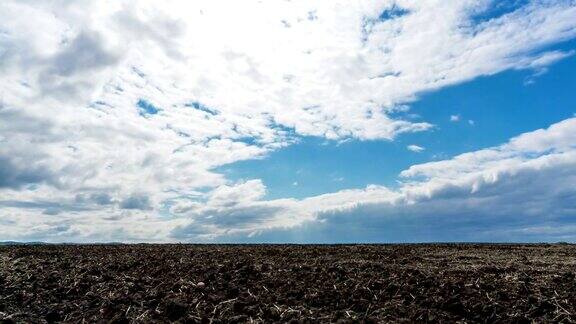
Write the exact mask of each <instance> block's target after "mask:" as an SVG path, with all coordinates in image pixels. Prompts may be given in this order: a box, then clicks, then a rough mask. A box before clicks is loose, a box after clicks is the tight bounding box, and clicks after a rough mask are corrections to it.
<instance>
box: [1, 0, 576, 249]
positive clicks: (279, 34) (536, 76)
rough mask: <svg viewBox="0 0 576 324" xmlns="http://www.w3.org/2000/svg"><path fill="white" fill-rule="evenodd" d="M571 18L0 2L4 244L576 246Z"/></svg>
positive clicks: (99, 0)
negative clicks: (545, 243)
mask: <svg viewBox="0 0 576 324" xmlns="http://www.w3.org/2000/svg"><path fill="white" fill-rule="evenodd" d="M23 16H25V17H26V18H27V19H22V18H21V17H23ZM438 17H441V19H439V18H438ZM574 17H576V3H575V2H574V1H573V0H550V1H529V0H526V1H524V0H523V1H516V0H509V1H494V0H463V1H457V2H452V1H450V2H448V1H438V2H433V1H413V0H382V1H380V0H378V1H372V0H366V1H355V2H350V1H345V0H342V1H340V0H338V1H290V2H287V1H266V2H261V1H257V0H246V1H234V2H230V1H213V0H206V1H194V2H182V1H176V0H174V1H172V0H169V1H165V2H163V3H162V5H161V6H160V4H159V3H158V2H157V1H152V0H149V1H139V2H138V3H134V2H132V1H116V0H94V1H92V0H87V1H83V2H81V3H80V2H77V1H71V0H59V1H57V2H22V1H12V0H8V1H3V2H2V3H1V4H0V70H1V71H2V73H0V240H17V241H47V242H108V241H115V242H117V241H122V242H277V243H281V242H291V243H307V242H314V243H333V242H337V243H344V242H429V241H486V242H505V241H527V242H539V241H576V189H575V188H574V185H573V184H574V183H576V115H575V113H576V102H575V93H576V76H575V75H576V73H575V72H576V19H574Z"/></svg>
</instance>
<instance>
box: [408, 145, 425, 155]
mask: <svg viewBox="0 0 576 324" xmlns="http://www.w3.org/2000/svg"><path fill="white" fill-rule="evenodd" d="M406 148H407V149H408V151H412V152H416V153H420V152H422V151H424V150H425V148H424V147H422V146H418V145H414V144H411V145H408V146H406Z"/></svg>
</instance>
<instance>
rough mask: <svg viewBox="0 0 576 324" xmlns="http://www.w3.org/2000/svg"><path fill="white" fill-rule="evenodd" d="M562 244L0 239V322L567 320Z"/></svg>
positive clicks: (567, 267)
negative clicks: (1, 243)
mask: <svg viewBox="0 0 576 324" xmlns="http://www.w3.org/2000/svg"><path fill="white" fill-rule="evenodd" d="M575 271H576V246H573V245H566V244H564V245H352V246H343V245H340V246H329V245H326V246H311V245H307V246H306V245H305V246H295V245H292V246H289V245H256V246H254V245H252V246H247V245H243V246H237V245H236V246H235V245H228V246H226V245H109V246H106V245H100V246H89V245H83V246H7V247H0V319H3V320H0V322H3V323H11V322H60V321H63V322H82V321H84V322H87V323H90V322H108V321H110V322H115V323H124V322H130V321H135V322H169V321H180V322H192V323H194V322H205V323H209V322H213V323H220V322H252V321H254V322H289V321H291V320H298V321H301V322H331V321H332V322H336V321H340V322H361V321H365V322H402V321H404V322H414V321H430V322H453V321H457V320H463V321H466V322H495V321H499V322H529V321H531V320H535V321H536V322H574V321H576V279H575Z"/></svg>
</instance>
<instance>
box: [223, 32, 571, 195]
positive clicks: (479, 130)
mask: <svg viewBox="0 0 576 324" xmlns="http://www.w3.org/2000/svg"><path fill="white" fill-rule="evenodd" d="M554 48H560V49H564V50H570V49H573V48H576V42H574V41H571V42H566V43H563V44H560V45H559V46H555V47H554ZM575 71H576V58H575V57H574V56H573V57H569V58H567V59H565V60H563V61H561V62H558V63H556V64H554V65H552V66H550V67H549V68H548V71H547V72H546V73H544V74H542V75H537V74H538V73H537V72H534V71H530V70H528V71H525V70H522V71H506V72H503V73H499V74H497V75H493V76H487V77H481V78H479V79H476V80H474V81H470V82H466V83H463V84H459V85H455V86H451V87H448V88H445V89H442V90H439V91H434V92H431V93H426V94H424V95H421V96H420V98H419V99H418V100H417V101H415V102H413V103H411V104H410V111H409V112H408V113H414V114H418V115H419V117H418V119H422V120H426V121H429V122H431V123H433V124H434V125H435V128H434V129H433V130H432V131H429V132H422V133H414V134H406V135H402V136H400V137H399V138H397V139H395V140H394V141H382V140H372V141H359V140H349V141H344V142H342V141H338V140H326V139H322V138H317V137H305V138H301V139H300V141H299V142H298V144H294V145H292V146H290V147H287V148H285V149H282V150H279V151H275V152H273V153H271V154H269V155H268V156H266V157H265V158H263V159H258V160H248V161H241V162H236V163H234V164H231V165H225V166H223V167H221V168H220V169H219V170H220V171H222V172H224V173H225V174H226V175H227V176H228V177H229V178H231V179H234V180H237V181H241V180H246V179H252V178H259V179H262V181H263V182H264V184H265V185H266V187H267V189H268V191H267V195H266V198H267V199H278V198H290V197H294V198H305V197H308V196H312V195H320V194H325V193H330V192H334V191H338V190H342V189H347V188H364V187H366V186H367V185H370V184H378V185H384V186H388V187H395V186H396V185H397V183H396V180H397V176H398V174H399V173H400V172H401V171H402V170H404V169H406V168H408V167H410V166H411V165H414V164H419V163H425V162H428V161H433V160H441V159H446V158H449V157H452V156H455V155H458V154H462V153H466V152H470V151H475V150H479V149H482V148H486V147H491V146H496V145H498V144H501V143H503V142H506V141H507V140H508V139H509V138H511V137H514V136H516V135H519V134H522V133H525V132H528V131H531V130H535V129H539V128H545V127H547V126H549V125H551V124H553V123H555V122H558V121H561V120H564V119H567V118H570V117H573V116H574V115H575V114H576V97H575V95H574V93H575V91H576V74H575V73H574V72H575ZM528 80H531V82H530V83H528ZM452 116H458V118H459V120H458V121H451V119H450V118H451V117H452ZM469 121H472V122H473V124H471V123H470V122H469ZM411 144H417V145H419V146H422V147H424V148H425V150H424V151H422V152H411V151H409V150H407V149H406V147H407V146H408V145H411Z"/></svg>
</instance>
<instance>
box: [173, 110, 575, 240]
mask: <svg viewBox="0 0 576 324" xmlns="http://www.w3.org/2000/svg"><path fill="white" fill-rule="evenodd" d="M574 130H576V119H575V118H571V119H567V120H564V121H562V122H559V123H557V124H554V125H552V126H551V127H549V128H547V129H541V130H537V131H533V132H529V133H525V134H522V135H520V136H518V137H515V138H512V139H511V140H510V141H509V142H507V143H505V144H502V145H500V146H497V147H493V148H487V149H484V150H479V151H475V152H470V153H465V154H461V155H458V156H456V157H454V158H452V159H449V160H443V161H436V162H430V163H424V164H418V165H414V166H412V167H410V168H408V169H406V170H404V171H403V172H402V173H401V174H400V177H401V178H400V179H402V180H401V185H400V187H399V188H398V189H396V190H392V189H389V188H386V187H381V186H369V187H367V188H366V189H357V190H344V191H340V192H335V193H332V194H325V195H320V196H316V197H309V198H306V199H302V200H283V201H258V202H255V205H258V206H259V208H262V206H268V207H272V206H275V207H276V208H278V209H277V210H275V212H273V211H272V210H268V211H267V213H268V216H267V217H268V218H269V222H264V223H263V222H262V220H261V219H260V220H259V221H258V222H254V223H253V224H254V226H252V227H251V228H244V229H243V230H240V231H238V230H232V229H238V227H236V226H231V227H229V228H228V229H229V231H228V232H226V231H224V232H222V234H221V235H220V239H223V240H226V239H227V238H228V239H229V237H230V236H231V237H232V238H233V240H242V241H250V239H247V238H246V237H245V236H244V237H242V236H241V233H244V234H246V233H253V232H255V233H257V234H256V235H254V236H252V238H251V239H254V240H266V241H283V240H289V241H291V240H294V241H298V240H303V241H307V242H318V241H323V242H332V241H338V242H347V241H349V242H352V241H406V240H407V238H408V237H409V238H410V239H411V240H415V241H422V240H424V241H427V240H436V241H437V240H449V241H454V240H456V241H459V240H460V241H462V240H464V241H482V240H490V241H491V240H497V241H510V240H514V239H517V240H521V241H525V240H535V239H540V240H542V239H544V240H574V239H575V238H576V231H574V230H569V229H570V228H576V227H575V225H576V222H575V221H574V219H573V217H574V215H576V203H575V201H576V200H574V199H575V198H576V190H575V188H574V186H573V183H574V181H576V168H574V166H575V165H576V138H575V136H576V135H575V134H576V132H575V131H574ZM279 207H281V208H279ZM228 212H229V213H230V211H228ZM280 215H282V217H280V218H287V217H288V216H287V215H298V217H297V218H295V219H293V223H292V224H282V225H279V224H274V222H272V221H271V220H272V219H274V218H276V217H279V216H280ZM241 223H242V225H243V226H246V223H247V222H244V221H242V222H241ZM227 225H230V224H226V226H227ZM226 226H224V227H226ZM555 226H558V228H559V229H560V228H562V230H559V229H558V230H556V231H553V230H551V229H552V228H554V227H555ZM566 226H567V227H566ZM180 230H181V228H180ZM296 233H300V234H299V235H296ZM180 234H181V233H180ZM538 234H542V235H543V236H542V235H541V236H538Z"/></svg>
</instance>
